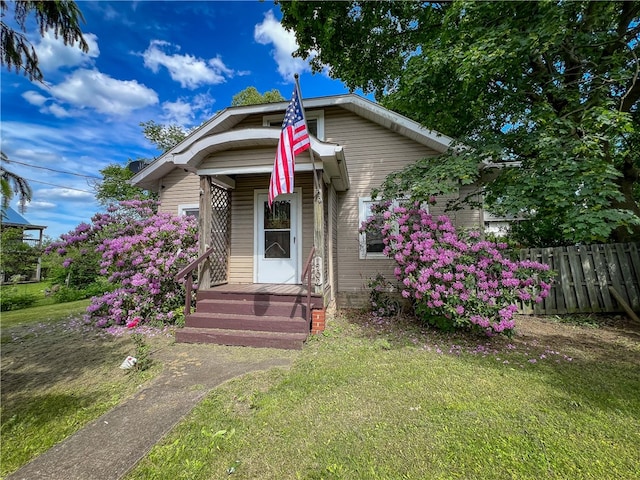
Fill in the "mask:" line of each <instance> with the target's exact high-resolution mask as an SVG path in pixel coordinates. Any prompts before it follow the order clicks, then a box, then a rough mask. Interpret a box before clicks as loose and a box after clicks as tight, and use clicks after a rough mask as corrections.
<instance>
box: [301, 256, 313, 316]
mask: <svg viewBox="0 0 640 480" xmlns="http://www.w3.org/2000/svg"><path fill="white" fill-rule="evenodd" d="M315 253H316V247H311V251H310V252H309V256H308V257H307V261H306V262H305V263H304V268H303V269H302V277H301V280H302V283H303V284H304V282H305V280H306V281H307V322H308V323H309V325H311V262H312V261H313V255H314V254H315Z"/></svg>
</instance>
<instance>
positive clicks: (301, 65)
mask: <svg viewBox="0 0 640 480" xmlns="http://www.w3.org/2000/svg"><path fill="white" fill-rule="evenodd" d="M253 38H254V39H255V41H256V42H258V43H261V44H262V45H268V44H270V43H272V44H273V46H274V49H273V50H272V52H271V53H272V54H273V58H274V60H275V61H276V63H277V64H278V73H279V74H280V75H282V78H284V79H285V80H286V81H287V82H291V81H292V80H293V75H294V74H296V73H298V74H299V73H302V72H305V71H311V67H310V66H309V64H308V63H307V62H305V61H304V60H302V59H301V58H297V57H294V56H293V55H292V54H293V52H294V51H295V50H297V49H298V44H297V42H296V37H295V34H294V33H293V32H291V31H287V30H285V29H284V27H283V26H282V24H281V23H280V22H279V21H278V20H276V18H275V17H274V16H273V12H272V11H271V10H269V11H268V12H267V13H265V15H264V20H263V21H262V23H259V24H257V25H256V26H255V28H254V31H253Z"/></svg>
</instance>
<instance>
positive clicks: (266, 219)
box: [254, 191, 302, 283]
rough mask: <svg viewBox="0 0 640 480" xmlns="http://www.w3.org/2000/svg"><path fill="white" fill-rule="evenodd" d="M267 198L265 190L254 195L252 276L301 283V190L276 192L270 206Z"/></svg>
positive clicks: (258, 279) (263, 281) (258, 278)
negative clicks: (254, 222) (285, 193)
mask: <svg viewBox="0 0 640 480" xmlns="http://www.w3.org/2000/svg"><path fill="white" fill-rule="evenodd" d="M267 198H268V195H267V193H258V194H257V195H256V205H255V209H256V210H255V211H256V215H255V218H256V228H255V232H256V239H255V263H254V266H255V270H254V272H255V274H254V280H255V282H256V283H300V278H299V276H300V262H301V260H300V258H299V257H300V253H301V250H300V248H299V247H300V242H301V241H302V235H301V233H302V218H301V209H300V192H299V191H296V192H294V193H292V194H287V195H278V196H277V197H276V199H275V200H274V202H273V204H272V205H271V208H269V203H268V200H267Z"/></svg>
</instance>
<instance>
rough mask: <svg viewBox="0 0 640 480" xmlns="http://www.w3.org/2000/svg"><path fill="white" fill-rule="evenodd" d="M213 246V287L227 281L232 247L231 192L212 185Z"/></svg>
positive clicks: (211, 258)
mask: <svg viewBox="0 0 640 480" xmlns="http://www.w3.org/2000/svg"><path fill="white" fill-rule="evenodd" d="M210 198H211V232H210V234H211V237H210V238H211V246H212V247H214V251H213V253H212V254H211V256H210V257H209V263H210V269H211V270H210V272H211V274H210V275H211V285H219V284H221V283H225V282H226V281H227V274H228V271H229V253H230V245H231V235H230V232H231V192H230V191H229V190H226V189H224V188H222V187H219V186H218V185H215V184H213V183H212V184H211V195H210Z"/></svg>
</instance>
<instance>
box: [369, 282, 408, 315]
mask: <svg viewBox="0 0 640 480" xmlns="http://www.w3.org/2000/svg"><path fill="white" fill-rule="evenodd" d="M367 288H368V289H369V304H370V305H371V311H372V313H373V315H375V316H376V317H378V318H380V317H383V318H384V317H395V316H398V315H400V313H401V311H402V308H401V305H400V298H401V297H400V294H399V292H398V288H397V286H396V285H394V284H393V283H392V282H390V281H389V280H387V279H386V278H384V275H382V274H381V273H379V274H377V275H376V276H375V277H373V278H371V279H370V280H369V282H368V283H367Z"/></svg>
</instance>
